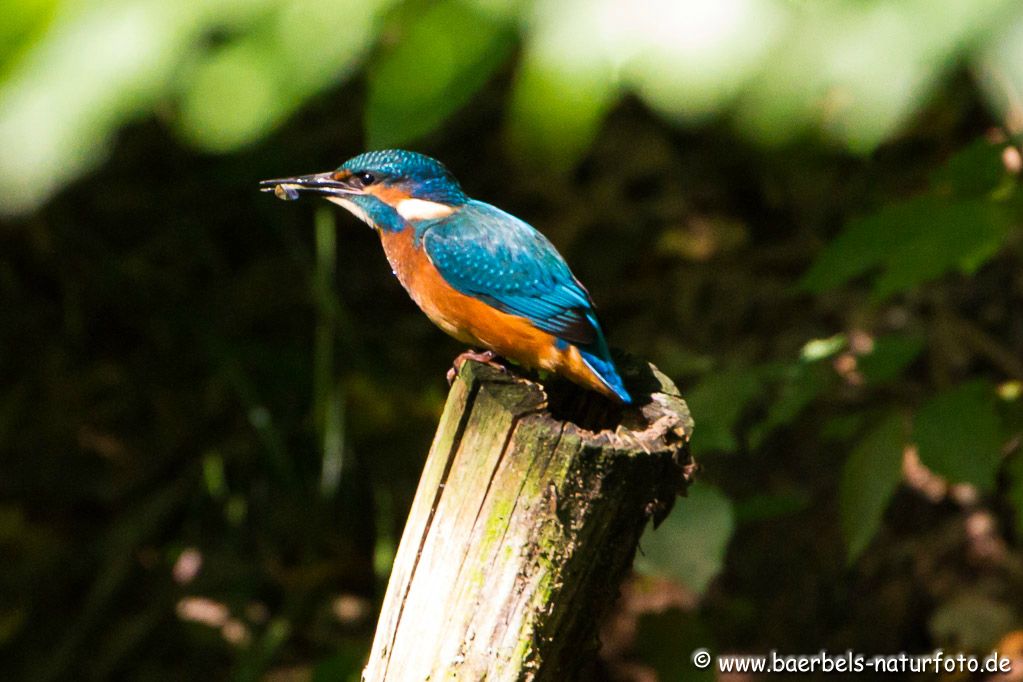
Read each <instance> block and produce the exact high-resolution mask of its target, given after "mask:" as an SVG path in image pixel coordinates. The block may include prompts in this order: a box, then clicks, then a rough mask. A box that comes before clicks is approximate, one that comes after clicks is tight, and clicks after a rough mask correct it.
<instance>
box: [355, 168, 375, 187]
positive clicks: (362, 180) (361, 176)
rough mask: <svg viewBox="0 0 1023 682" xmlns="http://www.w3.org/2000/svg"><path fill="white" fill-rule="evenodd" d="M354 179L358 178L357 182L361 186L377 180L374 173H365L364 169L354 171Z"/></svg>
mask: <svg viewBox="0 0 1023 682" xmlns="http://www.w3.org/2000/svg"><path fill="white" fill-rule="evenodd" d="M355 179H356V180H358V181H359V184H360V185H362V186H363V187H366V186H368V185H372V184H373V183H374V182H376V181H377V178H376V176H375V175H373V174H372V173H367V172H366V171H362V172H361V173H356V174H355Z"/></svg>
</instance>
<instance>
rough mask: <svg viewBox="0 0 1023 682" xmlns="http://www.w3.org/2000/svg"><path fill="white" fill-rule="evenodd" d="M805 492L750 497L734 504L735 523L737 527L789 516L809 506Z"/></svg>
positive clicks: (794, 491)
mask: <svg viewBox="0 0 1023 682" xmlns="http://www.w3.org/2000/svg"><path fill="white" fill-rule="evenodd" d="M810 501H811V500H810V496H809V495H808V494H807V492H806V491H805V490H791V491H788V492H781V493H763V494H759V495H752V496H750V497H747V498H745V499H743V500H739V501H737V502H736V503H735V521H736V523H737V524H739V525H743V524H746V523H756V522H758V521H769V520H771V519H776V518H779V517H783V516H790V515H792V514H795V513H798V512H801V511H803V510H804V509H806V508H807V507H809V506H810Z"/></svg>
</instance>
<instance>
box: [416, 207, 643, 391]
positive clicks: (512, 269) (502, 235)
mask: <svg viewBox="0 0 1023 682" xmlns="http://www.w3.org/2000/svg"><path fill="white" fill-rule="evenodd" d="M416 234H417V239H420V240H422V243H423V248H424V249H425V250H426V254H427V256H429V258H430V261H431V262H432V263H433V265H434V267H436V268H437V270H438V272H440V275H441V277H443V278H444V280H445V281H446V282H447V283H448V284H450V285H451V286H452V287H454V288H455V289H456V290H458V291H459V292H461V293H463V294H465V295H467V296H473V297H474V298H478V299H480V300H483V301H485V302H487V303H488V304H489V305H492V306H494V307H495V308H497V309H498V310H500V311H502V312H505V313H508V314H509V315H518V316H519V317H524V318H526V319H528V320H529V321H530V322H532V323H533V324H534V325H536V327H537V328H539V329H542V330H543V331H545V332H548V333H549V334H553V335H554V336H556V337H557V338H559V339H561V340H562V341H566V342H570V343H573V344H576V346H577V347H578V348H579V351H580V353H581V355H582V358H583V360H584V361H585V362H586V364H587V365H589V367H590V368H591V369H592V370H593V371H594V372H595V373H596V374H597V375H598V376H599V377H601V380H602V381H603V382H604V383H605V384H606V385H607V386H608V387H609V388H610V389H611V390H612V391H613V392H614V393H615V394H617V395H618V397H619V399H621V400H622V402H624V403H626V404H629V403H631V402H632V398H631V397H630V396H629V393H628V391H627V390H626V389H625V387H624V386H623V385H622V380H621V377H619V375H618V371H617V369H616V368H615V365H614V361H612V360H611V354H610V352H609V351H608V347H607V342H606V341H605V340H604V334H603V332H601V329H600V325H599V324H598V322H597V316H596V313H595V312H594V310H593V302H592V301H591V300H590V295H589V293H587V291H586V289H585V288H584V287H583V285H582V284H580V283H579V280H577V279H576V278H575V275H573V274H572V271H571V270H569V268H568V264H567V263H565V260H564V259H563V258H562V257H561V254H560V253H558V251H557V249H555V248H554V245H553V244H551V243H550V241H548V240H547V238H546V237H544V236H543V235H542V234H541V233H540V232H538V231H537V230H535V229H533V227H531V226H530V225H528V224H526V223H524V222H523V221H521V220H519V219H518V218H516V217H515V216H513V215H511V214H509V213H505V212H504V211H502V210H501V209H499V208H496V207H494V206H491V205H490V204H486V203H483V202H480V201H469V202H468V203H466V204H465V205H463V206H462V207H461V208H460V209H459V210H458V211H456V212H455V213H453V214H452V215H450V216H448V217H446V218H441V219H438V220H433V221H425V222H423V223H421V224H419V225H417V226H416Z"/></svg>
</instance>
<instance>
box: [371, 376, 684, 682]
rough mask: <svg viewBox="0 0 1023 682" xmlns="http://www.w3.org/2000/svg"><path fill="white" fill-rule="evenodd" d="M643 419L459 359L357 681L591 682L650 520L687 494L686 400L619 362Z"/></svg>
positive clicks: (557, 386) (563, 387) (660, 379)
mask: <svg viewBox="0 0 1023 682" xmlns="http://www.w3.org/2000/svg"><path fill="white" fill-rule="evenodd" d="M622 369H623V370H624V372H623V373H624V375H625V378H626V383H627V385H628V386H629V388H630V390H632V391H633V395H634V396H637V398H638V402H639V403H641V406H640V407H634V408H628V409H621V408H617V407H614V406H611V405H610V404H609V403H608V402H607V401H606V400H603V399H601V398H599V397H597V396H593V395H591V394H585V393H582V392H581V391H579V390H578V389H575V388H574V387H570V386H568V385H567V384H561V383H558V382H554V383H553V385H551V390H550V394H549V395H548V393H547V392H546V391H545V390H544V388H543V387H542V386H540V385H539V384H537V383H534V382H531V381H528V380H525V379H522V378H519V377H517V376H515V375H514V374H512V373H510V372H502V371H500V370H498V369H496V368H494V367H492V366H489V365H483V364H480V363H476V362H471V361H470V362H467V363H465V364H464V365H463V367H462V370H461V371H460V372H459V375H458V378H457V379H456V381H455V383H454V384H453V385H452V387H451V393H450V395H449V396H448V401H447V404H446V406H445V408H444V413H443V415H442V417H441V420H440V425H439V427H438V429H437V433H436V436H435V438H434V441H433V446H432V448H431V449H430V454H429V457H428V459H427V461H426V465H425V469H424V471H423V475H422V478H421V480H420V482H419V488H418V490H417V492H416V497H415V500H414V502H413V504H412V510H411V512H410V514H409V518H408V522H407V524H406V526H405V531H404V534H403V535H402V538H401V543H400V545H399V547H398V552H397V555H396V557H395V561H394V567H393V569H392V573H391V578H390V582H389V583H388V586H387V592H386V595H385V598H384V602H383V608H382V610H381V614H380V619H379V621H378V623H377V629H376V636H375V638H374V641H373V647H372V650H371V651H370V657H369V662H368V664H367V666H366V668H365V670H364V672H363V680H364V681H365V682H382V681H384V680H387V681H388V682H406V681H409V682H411V681H426V680H430V681H433V682H436V681H439V680H473V681H475V680H484V679H485V680H487V682H496V681H504V680H536V681H538V680H557V681H559V682H564V681H570V680H575V679H585V677H584V675H585V671H586V669H587V668H588V667H589V666H590V665H592V663H593V662H594V661H595V658H596V649H597V646H598V645H597V627H598V625H599V623H600V621H601V619H602V616H603V615H604V613H605V611H607V609H608V607H609V606H610V605H611V604H612V603H613V602H614V600H615V598H616V597H617V594H618V586H619V583H620V582H621V580H622V578H623V577H624V576H625V575H626V574H627V572H628V571H629V569H630V567H631V565H632V559H633V556H634V555H635V551H636V545H637V543H638V541H639V537H640V535H641V534H642V532H643V529H644V527H645V526H646V523H647V521H648V520H649V519H651V518H652V519H653V520H654V522H655V523H656V522H659V521H660V520H661V519H663V518H664V516H666V515H667V513H668V512H669V511H670V510H671V507H672V505H673V503H674V500H675V497H676V496H677V495H678V494H680V493H682V492H684V489H685V486H686V484H687V483H688V480H689V477H690V473H691V471H692V469H693V464H692V461H691V459H690V457H689V454H688V448H687V447H686V445H687V443H688V441H689V436H690V434H691V432H692V426H693V422H692V420H691V419H690V416H689V411H688V408H687V407H686V404H685V402H684V401H683V400H682V398H681V397H680V396H679V395H678V391H677V390H676V389H675V386H674V385H673V384H672V383H671V381H670V380H668V379H667V378H666V377H665V376H664V375H663V374H661V373H660V372H658V371H657V370H656V369H655V368H653V366H651V365H646V364H645V363H636V362H630V361H629V360H628V359H625V360H624V361H622Z"/></svg>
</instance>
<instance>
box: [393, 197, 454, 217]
mask: <svg viewBox="0 0 1023 682" xmlns="http://www.w3.org/2000/svg"><path fill="white" fill-rule="evenodd" d="M395 209H396V210H397V211H398V215H400V216H401V217H402V218H404V219H405V220H409V221H412V220H435V219H437V218H446V217H447V216H449V215H451V214H452V213H454V212H455V209H453V208H452V207H450V206H448V205H447V204H440V203H437V202H436V201H427V200H425V199H402V200H401V201H399V202H398V205H397V206H395Z"/></svg>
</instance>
